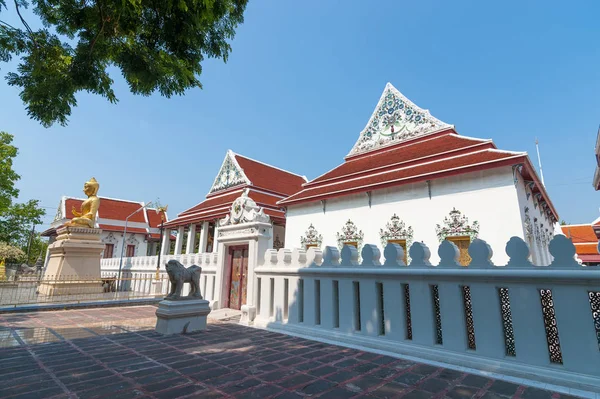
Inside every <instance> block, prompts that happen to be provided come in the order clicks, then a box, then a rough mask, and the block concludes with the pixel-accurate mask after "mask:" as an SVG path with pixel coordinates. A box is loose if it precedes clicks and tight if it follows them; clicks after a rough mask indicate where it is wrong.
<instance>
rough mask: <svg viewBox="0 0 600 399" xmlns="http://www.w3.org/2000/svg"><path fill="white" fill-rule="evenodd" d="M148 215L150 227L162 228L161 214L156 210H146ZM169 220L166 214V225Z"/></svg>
mask: <svg viewBox="0 0 600 399" xmlns="http://www.w3.org/2000/svg"><path fill="white" fill-rule="evenodd" d="M146 215H147V216H148V224H149V225H150V227H160V223H161V219H160V213H156V209H154V208H151V209H146ZM168 220H169V217H168V215H167V214H166V213H165V223H166V222H167V221H168Z"/></svg>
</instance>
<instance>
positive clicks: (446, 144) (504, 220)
mask: <svg viewBox="0 0 600 399" xmlns="http://www.w3.org/2000/svg"><path fill="white" fill-rule="evenodd" d="M278 204H279V205H281V206H284V207H286V208H287V213H286V233H285V242H286V245H287V247H304V248H308V247H311V246H321V245H322V244H326V245H332V243H337V244H338V246H339V247H340V249H341V248H342V246H343V245H344V244H350V245H354V246H356V247H358V250H359V253H360V248H361V245H362V244H363V243H380V245H381V249H383V247H385V245H386V244H387V243H388V242H394V243H398V244H400V245H401V246H402V247H403V248H404V249H405V250H406V248H408V247H410V244H411V243H412V242H414V241H420V242H424V243H425V244H427V245H434V244H435V243H439V242H442V241H443V240H445V239H448V240H451V241H453V242H454V243H455V244H456V245H457V246H458V247H459V249H460V251H461V263H462V264H465V265H466V264H468V262H469V255H468V252H467V248H468V245H469V244H470V242H471V241H472V240H473V239H475V238H477V237H478V236H480V235H481V236H482V237H485V239H486V241H487V242H488V243H489V244H490V245H491V247H492V248H494V249H495V250H496V253H495V254H494V259H495V260H497V261H500V262H503V261H505V260H508V257H507V256H506V254H505V253H504V251H503V249H504V246H505V244H506V240H507V237H512V236H517V237H520V238H523V239H524V240H525V241H526V242H528V243H529V245H530V248H531V252H532V258H533V261H534V262H535V263H536V264H541V265H547V264H549V263H550V261H551V259H550V254H549V252H548V243H549V241H550V239H551V238H552V237H553V235H554V231H555V224H556V222H557V220H558V215H557V212H556V210H555V208H554V206H553V205H552V202H551V201H550V199H549V197H548V194H547V192H546V190H545V188H544V186H543V184H542V183H541V181H540V179H539V178H538V176H537V173H536V171H535V169H534V167H533V165H532V163H531V161H530V159H529V157H528V155H527V153H525V152H513V151H504V150H500V149H498V148H497V147H496V145H495V144H494V143H493V141H492V140H491V139H479V138H473V137H466V136H461V135H459V134H458V133H457V132H456V130H455V128H454V126H452V125H449V124H447V123H444V122H442V121H440V120H438V119H436V118H434V117H433V116H431V114H430V113H429V111H427V110H424V109H421V108H419V107H418V106H416V105H415V104H413V103H412V102H411V101H410V100H409V99H407V98H406V97H405V96H403V95H402V93H400V92H399V91H398V90H396V88H394V87H393V86H392V85H391V84H389V83H388V84H387V85H386V87H385V90H384V92H383V94H382V95H381V98H380V99H379V103H378V104H377V107H376V108H375V111H374V112H373V115H372V116H371V118H370V119H369V121H368V123H367V125H366V126H365V128H364V129H363V131H362V132H361V133H360V135H359V138H358V140H357V141H356V143H355V144H354V146H353V147H352V149H351V151H350V153H349V154H348V155H347V156H346V158H345V160H344V163H342V164H341V165H340V166H338V167H336V168H334V169H333V170H330V171H328V172H326V173H324V174H323V175H321V176H319V177H317V178H316V179H313V180H311V181H309V182H308V183H306V184H304V185H303V187H302V190H300V191H299V192H297V193H295V194H294V195H291V196H289V197H288V198H286V199H284V200H282V201H279V202H278ZM499 251H501V253H498V252H499ZM432 252H433V253H432V257H431V259H432V261H435V260H437V259H438V257H437V254H436V253H435V251H432Z"/></svg>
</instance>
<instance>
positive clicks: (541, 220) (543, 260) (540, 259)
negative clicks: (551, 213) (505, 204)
mask: <svg viewBox="0 0 600 399" xmlns="http://www.w3.org/2000/svg"><path fill="white" fill-rule="evenodd" d="M517 179H518V183H517V196H518V198H519V208H520V210H521V218H522V219H523V220H525V208H526V207H527V208H528V209H529V211H528V214H529V218H530V220H531V224H532V226H534V224H533V223H534V219H535V218H537V219H538V221H537V223H538V225H540V224H543V225H544V229H546V228H548V229H549V230H550V231H551V232H554V225H553V224H552V222H551V221H550V220H549V219H548V217H547V215H546V214H545V213H542V212H541V211H540V209H541V208H540V207H539V206H537V207H536V206H534V198H533V195H530V196H529V198H527V193H528V192H529V193H530V192H531V190H530V189H529V188H527V187H526V184H525V179H524V178H523V176H521V174H520V173H518V174H517ZM524 237H525V225H523V239H524V240H525V241H526V242H527V244H529V248H530V250H531V258H532V260H533V261H534V262H535V263H536V264H539V265H544V266H546V265H549V264H550V259H551V255H550V252H549V250H548V243H546V244H544V243H541V242H536V240H535V237H532V239H531V240H527V239H526V238H524Z"/></svg>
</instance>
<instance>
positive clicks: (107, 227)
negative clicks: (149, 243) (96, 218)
mask: <svg viewBox="0 0 600 399" xmlns="http://www.w3.org/2000/svg"><path fill="white" fill-rule="evenodd" d="M98 227H99V228H101V229H102V230H104V231H117V232H120V233H122V232H123V231H124V230H125V227H124V226H111V225H109V224H99V225H98ZM127 232H128V233H142V234H146V233H147V232H148V231H147V230H146V229H142V228H139V227H130V226H127Z"/></svg>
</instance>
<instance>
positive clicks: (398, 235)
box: [379, 213, 414, 263]
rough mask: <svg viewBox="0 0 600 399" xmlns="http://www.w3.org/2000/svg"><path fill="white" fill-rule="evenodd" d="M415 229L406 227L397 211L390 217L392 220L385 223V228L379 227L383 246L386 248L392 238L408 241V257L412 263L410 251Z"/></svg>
mask: <svg viewBox="0 0 600 399" xmlns="http://www.w3.org/2000/svg"><path fill="white" fill-rule="evenodd" d="M413 235H414V231H413V228H412V226H408V227H406V223H404V221H403V220H401V219H400V218H399V217H398V215H396V214H395V213H394V214H393V215H392V217H391V218H390V221H389V222H387V223H386V224H385V229H379V239H380V240H381V246H382V247H383V248H384V249H385V247H386V246H387V244H388V242H390V240H404V241H405V242H406V252H407V255H406V258H407V261H408V263H410V256H408V251H409V249H410V246H411V245H412V243H413Z"/></svg>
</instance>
